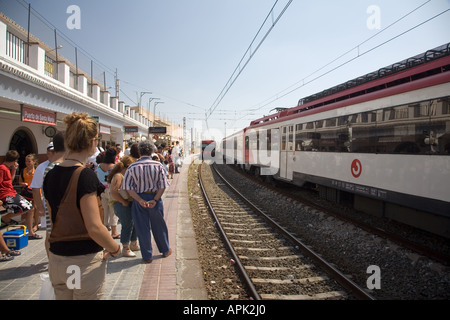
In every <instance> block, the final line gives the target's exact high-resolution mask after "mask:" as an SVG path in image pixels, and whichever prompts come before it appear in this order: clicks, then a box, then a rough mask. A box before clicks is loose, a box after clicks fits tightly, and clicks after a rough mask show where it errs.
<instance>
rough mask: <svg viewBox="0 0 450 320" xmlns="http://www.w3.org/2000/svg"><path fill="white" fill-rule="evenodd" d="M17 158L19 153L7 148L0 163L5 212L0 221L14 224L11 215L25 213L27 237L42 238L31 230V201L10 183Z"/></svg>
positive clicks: (16, 165)
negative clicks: (3, 159)
mask: <svg viewBox="0 0 450 320" xmlns="http://www.w3.org/2000/svg"><path fill="white" fill-rule="evenodd" d="M18 159H19V153H18V152H17V151H16V150H9V151H8V152H7V153H6V156H5V161H4V162H3V163H2V164H1V165H0V200H1V201H2V202H3V207H5V209H6V212H7V214H6V215H4V216H3V217H2V223H4V224H6V225H11V224H16V223H15V222H14V221H12V217H13V216H16V215H25V221H26V223H25V224H26V227H27V229H28V239H42V236H40V235H38V234H37V233H35V232H34V231H33V212H32V210H31V209H32V207H33V206H32V204H31V202H30V201H28V200H27V199H25V198H24V197H22V196H21V195H20V194H18V193H17V191H16V190H15V189H14V187H13V184H12V177H14V176H15V174H16V170H17V168H18V167H19V164H18V162H17V160H18Z"/></svg>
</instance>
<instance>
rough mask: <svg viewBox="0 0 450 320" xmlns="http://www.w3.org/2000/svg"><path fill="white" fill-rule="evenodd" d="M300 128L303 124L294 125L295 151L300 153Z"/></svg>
mask: <svg viewBox="0 0 450 320" xmlns="http://www.w3.org/2000/svg"><path fill="white" fill-rule="evenodd" d="M302 128H303V123H299V124H296V125H295V151H301V150H302V140H301V137H302Z"/></svg>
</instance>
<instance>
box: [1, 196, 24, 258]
mask: <svg viewBox="0 0 450 320" xmlns="http://www.w3.org/2000/svg"><path fill="white" fill-rule="evenodd" d="M0 206H3V202H2V201H1V200H0ZM0 251H1V253H2V255H1V256H0V262H5V261H11V260H12V259H14V257H15V256H19V255H20V251H19V250H10V249H9V248H8V246H7V245H6V242H5V239H3V236H2V237H0Z"/></svg>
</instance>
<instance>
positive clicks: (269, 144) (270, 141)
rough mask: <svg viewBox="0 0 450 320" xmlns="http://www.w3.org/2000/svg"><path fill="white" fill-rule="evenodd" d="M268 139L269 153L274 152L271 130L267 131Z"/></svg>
mask: <svg viewBox="0 0 450 320" xmlns="http://www.w3.org/2000/svg"><path fill="white" fill-rule="evenodd" d="M266 139H267V145H266V146H267V148H266V149H267V150H268V151H270V150H272V130H271V129H269V130H267V137H266Z"/></svg>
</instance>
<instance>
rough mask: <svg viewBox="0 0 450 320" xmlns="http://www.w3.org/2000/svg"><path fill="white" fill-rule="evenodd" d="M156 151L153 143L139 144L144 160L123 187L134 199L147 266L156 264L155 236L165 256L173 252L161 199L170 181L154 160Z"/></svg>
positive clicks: (130, 170) (127, 176)
mask: <svg viewBox="0 0 450 320" xmlns="http://www.w3.org/2000/svg"><path fill="white" fill-rule="evenodd" d="M155 149H156V147H155V146H154V145H153V143H151V142H150V141H147V140H146V141H142V142H140V143H139V152H140V154H141V158H140V159H139V160H138V161H136V162H134V163H133V164H131V165H130V166H129V167H128V169H127V171H126V172H125V176H124V178H123V182H122V186H121V188H122V189H123V190H127V192H128V193H129V194H130V196H131V197H132V198H133V199H134V201H133V203H132V205H131V212H132V216H133V221H134V225H135V228H136V233H137V236H138V238H139V246H140V247H141V253H142V258H143V259H144V261H145V262H147V263H150V262H152V258H153V255H152V243H151V233H153V237H154V239H155V242H156V245H157V246H158V250H159V252H161V253H162V254H163V257H168V256H169V255H170V254H171V253H172V250H171V249H170V247H169V233H168V230H167V225H166V222H165V221H164V207H163V202H162V200H161V197H162V195H163V193H164V190H165V189H166V188H167V187H168V186H169V182H168V181H167V178H166V174H165V170H164V167H163V165H162V164H161V163H160V162H157V161H153V160H152V159H151V155H152V153H153V152H154V151H155Z"/></svg>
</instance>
